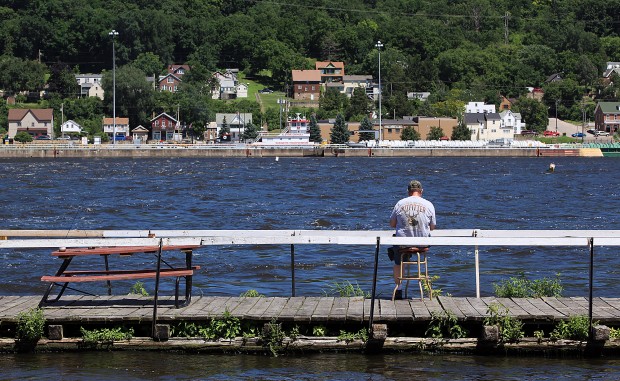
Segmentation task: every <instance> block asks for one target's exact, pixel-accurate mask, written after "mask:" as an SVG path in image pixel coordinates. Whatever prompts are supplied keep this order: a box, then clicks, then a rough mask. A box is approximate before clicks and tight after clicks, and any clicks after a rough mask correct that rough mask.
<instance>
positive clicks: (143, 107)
mask: <svg viewBox="0 0 620 381" xmlns="http://www.w3.org/2000/svg"><path fill="white" fill-rule="evenodd" d="M101 86H102V87H103V89H104V91H105V99H104V104H105V105H106V106H107V109H108V113H109V114H108V115H111V114H112V111H113V105H112V99H113V93H114V92H113V78H112V72H111V71H106V72H104V73H103V77H102V78H101ZM154 92H155V90H154V89H153V85H152V84H149V83H148V82H147V81H146V74H144V72H143V71H142V70H140V69H138V68H136V67H134V66H132V65H125V66H121V67H120V68H117V69H116V116H117V117H119V116H121V117H129V124H130V125H131V126H137V125H139V124H146V123H147V122H148V121H149V119H150V117H151V110H153V108H154V105H155V104H154Z"/></svg>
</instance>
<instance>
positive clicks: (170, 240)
mask: <svg viewBox="0 0 620 381" xmlns="http://www.w3.org/2000/svg"><path fill="white" fill-rule="evenodd" d="M392 235H393V231H392V230H389V231H385V230H376V231H352V230H0V238H1V237H4V238H9V239H5V240H0V249H3V248H4V249H12V248H58V247H96V246H156V245H159V243H160V240H161V242H162V243H163V244H164V245H178V246H184V245H200V246H226V245H291V246H293V245H362V246H375V247H376V250H377V251H378V250H379V248H380V245H385V246H391V245H400V246H469V247H472V248H473V249H474V258H475V259H474V266H475V270H476V272H475V274H476V275H475V278H476V279H475V282H476V297H480V271H479V269H480V261H479V248H480V247H481V246H498V247H512V246H527V247H536V246H539V247H541V246H543V247H544V246H547V247H550V246H565V247H583V248H584V249H590V250H592V248H593V247H595V246H620V230H480V229H442V230H435V231H433V236H432V237H393V236H392ZM592 254H593V253H592ZM293 293H294V291H293Z"/></svg>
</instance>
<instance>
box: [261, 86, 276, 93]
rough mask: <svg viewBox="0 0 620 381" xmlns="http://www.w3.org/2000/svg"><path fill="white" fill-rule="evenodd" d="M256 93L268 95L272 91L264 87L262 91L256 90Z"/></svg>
mask: <svg viewBox="0 0 620 381" xmlns="http://www.w3.org/2000/svg"><path fill="white" fill-rule="evenodd" d="M258 92H259V93H261V94H270V93H273V90H271V89H270V88H268V87H265V88H264V89H261V90H258Z"/></svg>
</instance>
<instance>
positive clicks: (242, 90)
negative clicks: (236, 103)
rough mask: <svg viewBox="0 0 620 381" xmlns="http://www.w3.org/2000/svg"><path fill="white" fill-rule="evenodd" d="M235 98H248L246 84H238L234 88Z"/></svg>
mask: <svg viewBox="0 0 620 381" xmlns="http://www.w3.org/2000/svg"><path fill="white" fill-rule="evenodd" d="M235 97H236V98H247V97H248V84H247V83H238V84H237V86H235Z"/></svg>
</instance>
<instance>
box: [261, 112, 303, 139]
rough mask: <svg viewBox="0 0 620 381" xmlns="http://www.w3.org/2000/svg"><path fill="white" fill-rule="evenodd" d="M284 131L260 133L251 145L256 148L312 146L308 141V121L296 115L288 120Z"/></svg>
mask: <svg viewBox="0 0 620 381" xmlns="http://www.w3.org/2000/svg"><path fill="white" fill-rule="evenodd" d="M286 124H287V125H286V128H285V129H284V131H282V132H279V133H273V132H260V133H259V134H258V138H257V140H256V142H254V143H252V145H258V146H292V145H294V146H306V145H307V146H314V143H313V142H311V141H310V132H309V130H308V125H309V124H310V120H308V119H306V118H305V117H302V116H300V114H297V115H296V116H295V117H294V118H289V120H288V121H287V123H286Z"/></svg>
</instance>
